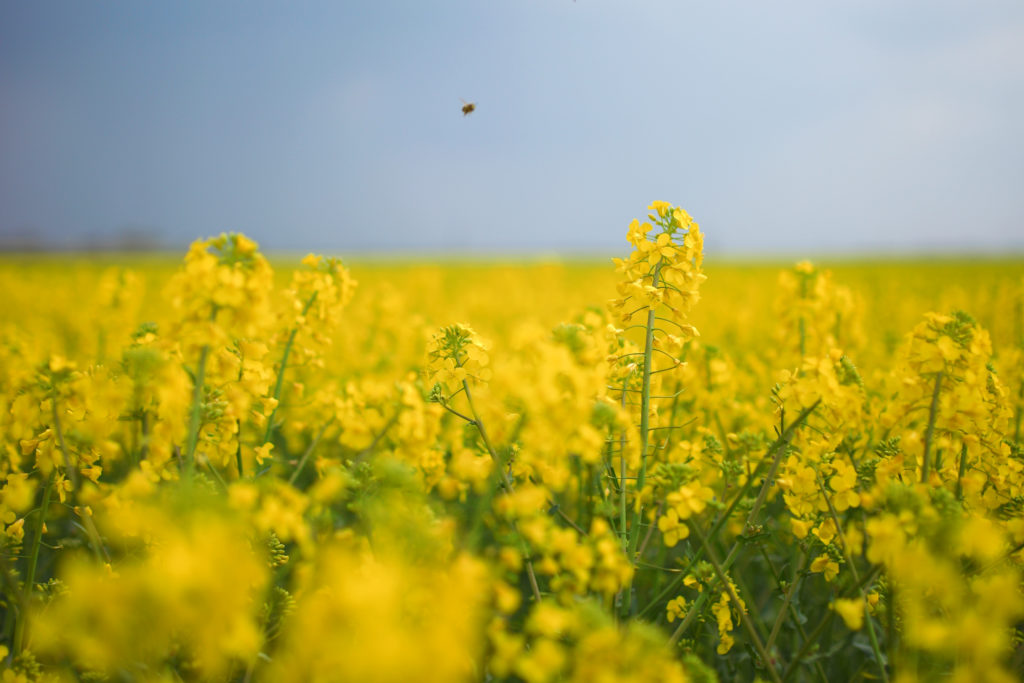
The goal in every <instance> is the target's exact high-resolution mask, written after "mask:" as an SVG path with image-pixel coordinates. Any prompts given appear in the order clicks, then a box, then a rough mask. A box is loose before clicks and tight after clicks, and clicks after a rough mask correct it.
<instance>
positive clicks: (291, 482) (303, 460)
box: [288, 417, 335, 486]
mask: <svg viewBox="0 0 1024 683" xmlns="http://www.w3.org/2000/svg"><path fill="white" fill-rule="evenodd" d="M334 419H335V418H333V417H332V418H331V419H330V420H328V421H327V424H325V425H324V426H323V427H321V428H320V431H319V432H318V433H317V435H316V438H314V439H313V442H312V443H310V444H309V448H307V449H306V452H305V453H303V454H302V458H301V459H300V460H299V464H298V465H296V466H295V471H294V472H292V476H290V477H289V478H288V484H289V485H291V486H295V482H296V481H297V480H298V478H299V475H300V474H302V470H303V469H304V468H305V467H306V461H307V460H309V456H310V455H312V454H313V449H315V448H316V447H317V444H319V443H320V439H322V438H323V436H324V433H326V432H327V428H328V427H330V426H331V425H332V424H334Z"/></svg>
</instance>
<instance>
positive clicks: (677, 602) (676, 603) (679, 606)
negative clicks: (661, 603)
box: [666, 595, 686, 624]
mask: <svg viewBox="0 0 1024 683" xmlns="http://www.w3.org/2000/svg"><path fill="white" fill-rule="evenodd" d="M666 611H667V612H668V614H667V616H666V618H667V619H668V623H670V624H671V623H672V622H673V621H675V620H676V619H682V618H683V616H684V615H685V614H686V598H684V597H683V596H682V595H680V596H678V597H676V598H675V599H673V600H669V603H668V605H667V607H666Z"/></svg>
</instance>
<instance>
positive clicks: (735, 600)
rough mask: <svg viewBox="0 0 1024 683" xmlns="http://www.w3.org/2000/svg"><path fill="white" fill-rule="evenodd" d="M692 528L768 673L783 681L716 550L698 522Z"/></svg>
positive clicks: (691, 525)
mask: <svg viewBox="0 0 1024 683" xmlns="http://www.w3.org/2000/svg"><path fill="white" fill-rule="evenodd" d="M690 529H691V530H692V531H693V534H694V535H695V536H696V537H697V540H699V541H700V545H701V547H702V548H703V549H704V556H705V557H707V558H708V560H709V561H710V562H711V566H712V567H713V568H714V570H715V574H716V575H717V576H718V580H719V581H720V582H721V584H722V587H723V588H724V589H725V592H726V593H728V595H729V599H730V600H731V601H732V604H733V605H735V606H736V611H737V612H739V615H740V622H741V623H742V624H743V628H744V630H746V632H747V637H749V638H750V642H751V643H752V644H753V646H754V649H755V650H757V654H758V656H760V657H761V661H762V662H763V663H764V666H765V668H766V669H768V675H769V676H771V679H772V680H773V681H775V683H782V682H781V679H780V678H779V673H778V672H777V671H776V670H775V666H774V665H773V664H772V661H771V659H770V658H769V657H768V651H767V650H765V648H764V643H762V642H761V638H760V636H758V635H757V630H756V629H755V628H754V624H753V622H751V620H750V616H749V615H748V614H747V610H745V609H743V603H742V602H740V599H739V596H737V595H736V591H735V590H733V587H732V584H731V583H730V582H729V577H728V576H727V575H726V573H725V569H724V568H723V567H722V564H721V563H720V562H719V561H718V559H717V558H716V557H715V553H714V551H713V550H711V548H710V547H709V546H708V542H707V539H706V538H704V534H702V533H701V532H700V527H699V526H698V525H697V524H696V523H691V524H690ZM708 592H710V591H708Z"/></svg>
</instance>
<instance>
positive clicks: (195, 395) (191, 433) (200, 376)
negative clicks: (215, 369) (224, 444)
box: [185, 345, 210, 472]
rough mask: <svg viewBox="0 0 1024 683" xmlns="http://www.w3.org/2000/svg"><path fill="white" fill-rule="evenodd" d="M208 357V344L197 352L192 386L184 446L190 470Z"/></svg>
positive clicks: (200, 411)
mask: <svg viewBox="0 0 1024 683" xmlns="http://www.w3.org/2000/svg"><path fill="white" fill-rule="evenodd" d="M209 357H210V347H209V345H207V346H204V347H203V348H202V350H201V351H200V352H199V365H198V366H197V367H196V375H195V378H194V381H193V387H192V413H191V416H190V417H189V421H188V443H187V445H186V447H185V466H186V467H187V468H188V471H189V472H191V471H192V470H193V469H194V468H195V454H196V447H197V446H198V445H199V429H200V427H202V424H201V420H202V413H203V411H202V408H203V384H204V383H205V382H206V361H207V359H208V358H209Z"/></svg>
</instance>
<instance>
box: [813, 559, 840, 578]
mask: <svg viewBox="0 0 1024 683" xmlns="http://www.w3.org/2000/svg"><path fill="white" fill-rule="evenodd" d="M811 571H812V572H815V573H818V572H820V573H822V574H824V576H825V580H826V581H829V582H831V581H832V579H834V578H836V576H838V575H839V564H838V563H837V562H836V561H835V560H833V559H831V558H830V557H829V556H828V555H819V556H818V557H816V558H815V559H814V561H813V562H811Z"/></svg>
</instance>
